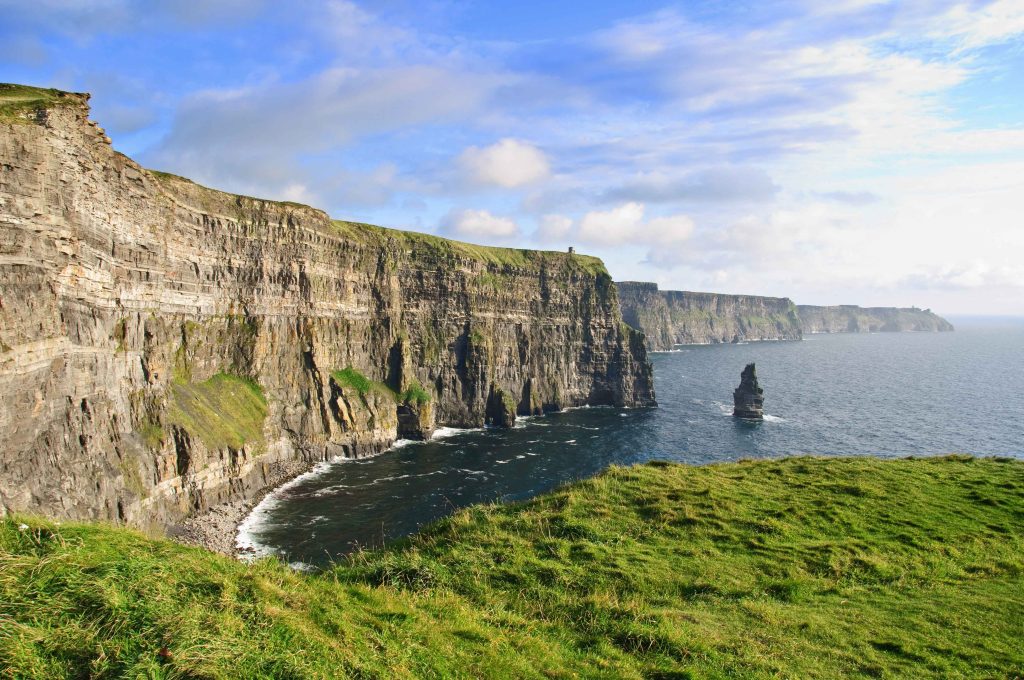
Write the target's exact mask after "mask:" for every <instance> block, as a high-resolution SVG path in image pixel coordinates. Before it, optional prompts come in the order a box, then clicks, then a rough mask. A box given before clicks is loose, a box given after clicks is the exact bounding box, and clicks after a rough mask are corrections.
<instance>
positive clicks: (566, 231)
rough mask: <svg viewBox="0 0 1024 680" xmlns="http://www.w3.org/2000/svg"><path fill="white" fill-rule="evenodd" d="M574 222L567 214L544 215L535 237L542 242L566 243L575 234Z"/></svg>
mask: <svg viewBox="0 0 1024 680" xmlns="http://www.w3.org/2000/svg"><path fill="white" fill-rule="evenodd" d="M573 224H574V223H573V220H572V218H571V217H566V216H565V215H553V214H548V215H543V216H542V217H541V218H540V224H539V225H538V227H537V231H536V232H534V238H535V239H536V240H538V241H540V242H541V243H564V242H565V241H566V240H568V239H569V238H571V237H572V235H573Z"/></svg>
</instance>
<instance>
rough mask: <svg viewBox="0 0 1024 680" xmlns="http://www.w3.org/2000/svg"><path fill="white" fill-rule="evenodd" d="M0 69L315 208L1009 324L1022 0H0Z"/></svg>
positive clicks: (640, 269)
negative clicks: (999, 317) (78, 97)
mask: <svg viewBox="0 0 1024 680" xmlns="http://www.w3.org/2000/svg"><path fill="white" fill-rule="evenodd" d="M0 81H2V82H16V83H26V84H33V85H39V86H46V87H57V88H61V89H66V90H73V91H85V92H90V93H92V95H93V96H92V100H91V104H92V107H93V118H94V119H96V120H97V121H99V122H100V124H101V125H102V126H103V127H105V128H106V130H107V133H108V134H109V135H110V137H111V138H112V139H113V142H114V147H115V148H117V149H118V150H119V151H122V152H124V153H126V154H128V155H129V156H131V157H133V158H135V159H136V160H138V161H139V162H140V163H142V164H143V165H144V166H146V167H149V168H152V169H157V170H164V171H168V172H173V173H176V174H180V175H184V176H186V177H189V178H191V179H193V180H195V181H197V182H199V183H201V184H205V185H207V186H212V187H215V188H218V189H223V190H226V191H232V192H237V193H243V194H248V195H255V196H260V197H264V198H271V199H283V200H292V201H300V202H303V203H308V204H311V205H314V206H316V207H319V208H322V209H324V210H326V211H327V212H328V213H330V214H331V215H332V216H333V217H336V218H339V219H351V220H358V221H363V222H371V223H375V224H381V225H385V226H390V227H395V228H401V229H413V230H417V231H423V232H428V233H436V234H440V235H443V236H447V237H450V238H456V239H460V240H465V241H471V242H475V243H487V244H493V245H505V246H515V247H524V248H543V249H552V250H561V249H565V248H566V247H568V246H570V245H571V246H575V248H576V250H577V251H578V252H585V253H589V254H594V255H598V256H600V257H601V258H603V259H604V261H605V263H606V264H607V266H608V268H609V270H610V271H611V273H612V275H613V277H614V278H615V279H616V280H643V281H656V282H657V283H658V284H659V285H660V286H661V287H662V288H664V289H675V290H706V291H716V292H722V293H749V294H760V295H776V296H788V297H791V298H793V299H794V300H795V301H796V302H798V303H801V304H861V305H881V306H911V305H914V306H918V307H922V308H931V309H934V310H935V311H937V312H939V313H944V314H954V315H956V314H1007V315H1024V0H995V1H992V2H982V1H976V2H975V1H967V2H947V1H945V0H928V1H925V2H918V1H916V0H904V1H901V2H886V1H883V0H831V1H830V2H827V3H825V2H818V1H812V0H792V1H786V2H742V1H740V2H711V1H698V2H684V3H665V2H647V1H646V0H641V1H638V2H630V3H623V2H614V1H606V0H589V1H588V2H560V3H554V2H550V1H548V2H543V3H541V2H535V1H533V0H523V1H521V2H517V3H504V2H501V3H499V2H472V1H463V2H455V1H454V0H420V1H418V2H412V1H408V0H378V1H377V2H366V3H359V2H352V1H350V0H331V1H324V2H316V1H312V0H310V1H307V2H297V3H280V2H271V1H269V0H266V1H261V0H207V1H206V2H203V3H198V2H191V1H189V2H184V1H178V0H150V1H148V2H132V1H129V0H80V1H77V2H69V1H62V0H36V1H35V2H31V3H30V2H25V1H24V0H16V1H15V0H0Z"/></svg>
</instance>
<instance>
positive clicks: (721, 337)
mask: <svg viewBox="0 0 1024 680" xmlns="http://www.w3.org/2000/svg"><path fill="white" fill-rule="evenodd" d="M618 287H619V300H620V302H621V305H622V318H623V319H624V320H625V321H626V323H628V324H629V325H631V326H633V328H637V329H639V330H641V331H642V332H643V333H644V336H645V337H646V339H647V346H648V349H651V350H655V351H665V350H670V349H672V347H673V346H674V345H707V344H715V343H722V342H741V341H751V340H799V339H801V338H802V337H803V334H802V332H801V329H800V322H799V320H798V319H797V315H796V306H795V305H794V304H793V302H792V301H791V300H790V299H789V298H773V297H762V296H757V295H720V294H718V293H692V292H689V291H676V290H658V284H656V283H644V282H637V281H623V282H620V283H618Z"/></svg>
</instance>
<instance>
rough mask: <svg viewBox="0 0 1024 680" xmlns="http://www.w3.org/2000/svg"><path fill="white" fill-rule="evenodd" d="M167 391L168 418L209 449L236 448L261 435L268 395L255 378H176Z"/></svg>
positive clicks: (221, 376)
mask: <svg viewBox="0 0 1024 680" xmlns="http://www.w3.org/2000/svg"><path fill="white" fill-rule="evenodd" d="M170 391H171V394H170V399H169V401H168V411H167V414H168V422H170V423H171V424H173V425H179V426H181V427H183V428H185V430H186V431H187V432H188V433H189V434H190V435H192V436H194V437H198V438H199V439H200V440H201V441H202V442H203V443H204V444H206V446H207V448H209V449H210V450H211V451H215V450H218V449H225V448H231V449H235V450H238V449H241V448H242V447H243V446H244V445H245V444H246V443H248V442H254V441H258V440H260V439H262V438H263V421H264V420H265V419H266V417H267V399H266V397H264V396H263V390H262V389H260V386H259V385H258V384H257V383H256V381H254V380H251V379H249V378H245V377H242V376H237V375H229V374H227V373H218V374H217V375H215V376H213V377H212V378H210V379H209V380H204V381H203V382H199V383H190V382H183V381H180V380H175V381H173V382H172V383H171V389H170ZM143 435H144V436H145V433H143Z"/></svg>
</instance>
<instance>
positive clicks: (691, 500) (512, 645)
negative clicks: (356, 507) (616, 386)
mask: <svg viewBox="0 0 1024 680" xmlns="http://www.w3.org/2000/svg"><path fill="white" fill-rule="evenodd" d="M21 522H24V523H25V525H27V527H26V528H25V529H23V530H21V529H19V523H21ZM0 623H2V625H0V668H6V669H7V670H6V674H7V676H9V677H97V678H103V677H154V678H171V677H204V678H218V677H246V678H271V677H274V678H328V677H332V678H333V677H361V678H370V677H379V678H390V677H399V678H400V677H508V678H519V677H555V678H569V677H608V678H727V677H743V678H776V677H787V678H788V677H793V678H797V677H799V678H838V677H914V678H928V677H932V678H950V677H999V678H1013V677H1019V676H1021V675H1022V674H1024V647H1022V646H1021V644H1020V641H1021V640H1022V639H1024V464H1022V463H1020V462H1012V461H1009V460H999V459H971V458H966V457H948V458H942V459H917V460H912V459H908V460H898V461H881V460H875V459H867V458H858V459H845V460H840V459H811V458H794V459H787V460H782V461H763V462H741V463H731V464H722V465H712V466H705V467H687V466H679V465H672V464H654V465H647V466H640V467H635V468H613V469H611V470H609V471H608V472H606V473H605V474H603V475H600V476H599V477H597V478H594V479H591V480H588V481H585V482H581V483H577V484H573V485H570V486H568V487H564V488H562V489H560V490H558V491H555V492H553V493H550V494H547V495H544V496H542V497H540V498H537V499H534V500H532V501H529V502H526V503H521V504H515V505H504V506H498V505H489V506H475V507H472V508H469V509H466V510H463V511H461V512H459V513H457V514H456V515H454V516H452V517H451V518H449V519H447V520H444V521H442V522H440V523H438V524H436V525H433V526H432V527H430V528H428V529H427V530H426V531H424V532H423V533H421V534H419V535H417V536H415V537H413V538H411V539H408V540H406V541H404V542H402V543H399V544H396V545H394V546H392V547H390V548H387V549H384V550H381V551H376V552H368V553H362V554H358V555H356V556H355V557H353V558H352V559H351V560H348V561H346V562H344V563H342V564H339V565H337V566H335V567H333V568H330V569H327V570H325V571H323V572H320V573H316V574H299V573H294V572H292V571H290V570H289V569H288V568H287V567H286V566H284V565H282V564H280V563H278V562H275V561H273V560H265V561H262V562H259V563H256V564H254V565H245V564H241V563H237V562H234V561H232V560H230V559H228V558H224V557H220V556H216V555H212V554H209V553H206V552H203V551H201V550H199V549H195V548H188V547H184V546H179V545H176V544H173V543H169V542H167V541H161V540H151V539H147V538H144V537H143V536H142V535H140V534H137V533H135V532H131V531H127V530H123V529H115V528H112V527H108V526H103V525H97V524H73V523H67V524H63V525H58V524H56V523H53V522H47V521H43V520H36V519H26V518H17V517H15V518H8V519H6V520H3V521H2V522H0Z"/></svg>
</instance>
